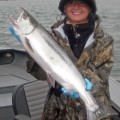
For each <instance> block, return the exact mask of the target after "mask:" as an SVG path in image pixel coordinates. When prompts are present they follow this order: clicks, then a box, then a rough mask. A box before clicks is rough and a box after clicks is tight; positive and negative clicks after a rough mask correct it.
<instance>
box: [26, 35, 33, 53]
mask: <svg viewBox="0 0 120 120" xmlns="http://www.w3.org/2000/svg"><path fill="white" fill-rule="evenodd" d="M25 42H26V44H27V46H28V48H29V49H30V50H31V51H32V52H33V53H34V50H33V48H32V46H31V44H30V42H29V40H28V39H27V38H26V37H25Z"/></svg>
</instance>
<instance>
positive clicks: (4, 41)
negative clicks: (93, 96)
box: [0, 0, 120, 80]
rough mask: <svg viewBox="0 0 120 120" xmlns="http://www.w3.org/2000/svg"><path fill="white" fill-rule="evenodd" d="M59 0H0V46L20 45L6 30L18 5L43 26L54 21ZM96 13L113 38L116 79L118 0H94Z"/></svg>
mask: <svg viewBox="0 0 120 120" xmlns="http://www.w3.org/2000/svg"><path fill="white" fill-rule="evenodd" d="M58 2H59V0H15V1H12V0H10V1H0V48H5V47H21V46H20V44H19V43H18V42H17V41H15V39H14V38H13V37H12V36H11V34H10V33H9V31H8V27H9V25H10V22H9V20H8V15H12V17H15V18H17V17H18V15H19V13H20V12H19V7H23V8H25V9H26V10H27V11H29V12H30V13H31V14H32V15H33V16H34V17H35V18H36V19H37V20H38V21H39V22H40V23H41V24H42V25H43V26H44V27H45V28H47V29H50V26H51V25H52V24H53V23H54V22H55V21H56V16H57V15H58V14H59V11H58V10H57V7H58ZM96 2H97V6H98V14H99V15H100V16H101V18H102V27H103V28H104V30H105V31H106V32H108V33H110V34H111V35H112V36H113V38H114V56H115V62H114V66H113V69H112V73H111V76H112V77H114V78H115V79H116V80H119V77H120V74H119V73H120V40H119V39H120V33H119V31H120V7H119V4H120V0H96Z"/></svg>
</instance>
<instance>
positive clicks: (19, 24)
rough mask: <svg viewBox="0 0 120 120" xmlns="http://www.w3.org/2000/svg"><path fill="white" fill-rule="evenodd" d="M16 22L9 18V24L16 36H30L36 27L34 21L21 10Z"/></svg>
mask: <svg viewBox="0 0 120 120" xmlns="http://www.w3.org/2000/svg"><path fill="white" fill-rule="evenodd" d="M21 11H22V12H21V14H20V16H19V17H18V19H17V20H15V19H13V18H11V17H9V19H10V21H11V24H12V26H13V28H14V30H15V32H16V33H17V34H18V35H27V34H30V33H31V32H32V31H33V30H34V29H35V28H36V26H37V22H36V20H35V19H34V18H33V17H32V16H31V15H30V14H29V13H28V12H27V11H26V10H25V9H23V8H21Z"/></svg>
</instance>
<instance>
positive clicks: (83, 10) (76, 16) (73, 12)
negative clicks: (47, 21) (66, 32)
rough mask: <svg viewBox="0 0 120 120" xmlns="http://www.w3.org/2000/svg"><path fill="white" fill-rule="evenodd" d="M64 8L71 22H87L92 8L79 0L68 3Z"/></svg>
mask: <svg viewBox="0 0 120 120" xmlns="http://www.w3.org/2000/svg"><path fill="white" fill-rule="evenodd" d="M64 10H65V11H64V12H65V14H66V15H67V17H68V20H69V22H70V23H71V24H82V23H87V22H88V16H89V14H90V12H91V8H90V7H89V6H88V5H87V4H85V3H82V2H79V1H73V2H70V3H67V4H66V5H65V7H64Z"/></svg>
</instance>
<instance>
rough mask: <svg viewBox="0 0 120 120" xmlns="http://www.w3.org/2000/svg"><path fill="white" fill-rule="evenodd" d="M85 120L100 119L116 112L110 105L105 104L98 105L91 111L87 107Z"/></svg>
mask: <svg viewBox="0 0 120 120" xmlns="http://www.w3.org/2000/svg"><path fill="white" fill-rule="evenodd" d="M86 112H87V120H101V119H103V118H107V117H109V116H112V115H118V113H117V112H116V111H115V110H113V109H112V108H111V107H108V106H106V105H105V104H102V105H99V108H98V109H97V110H96V111H94V112H92V111H90V110H88V109H87V111H86Z"/></svg>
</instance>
